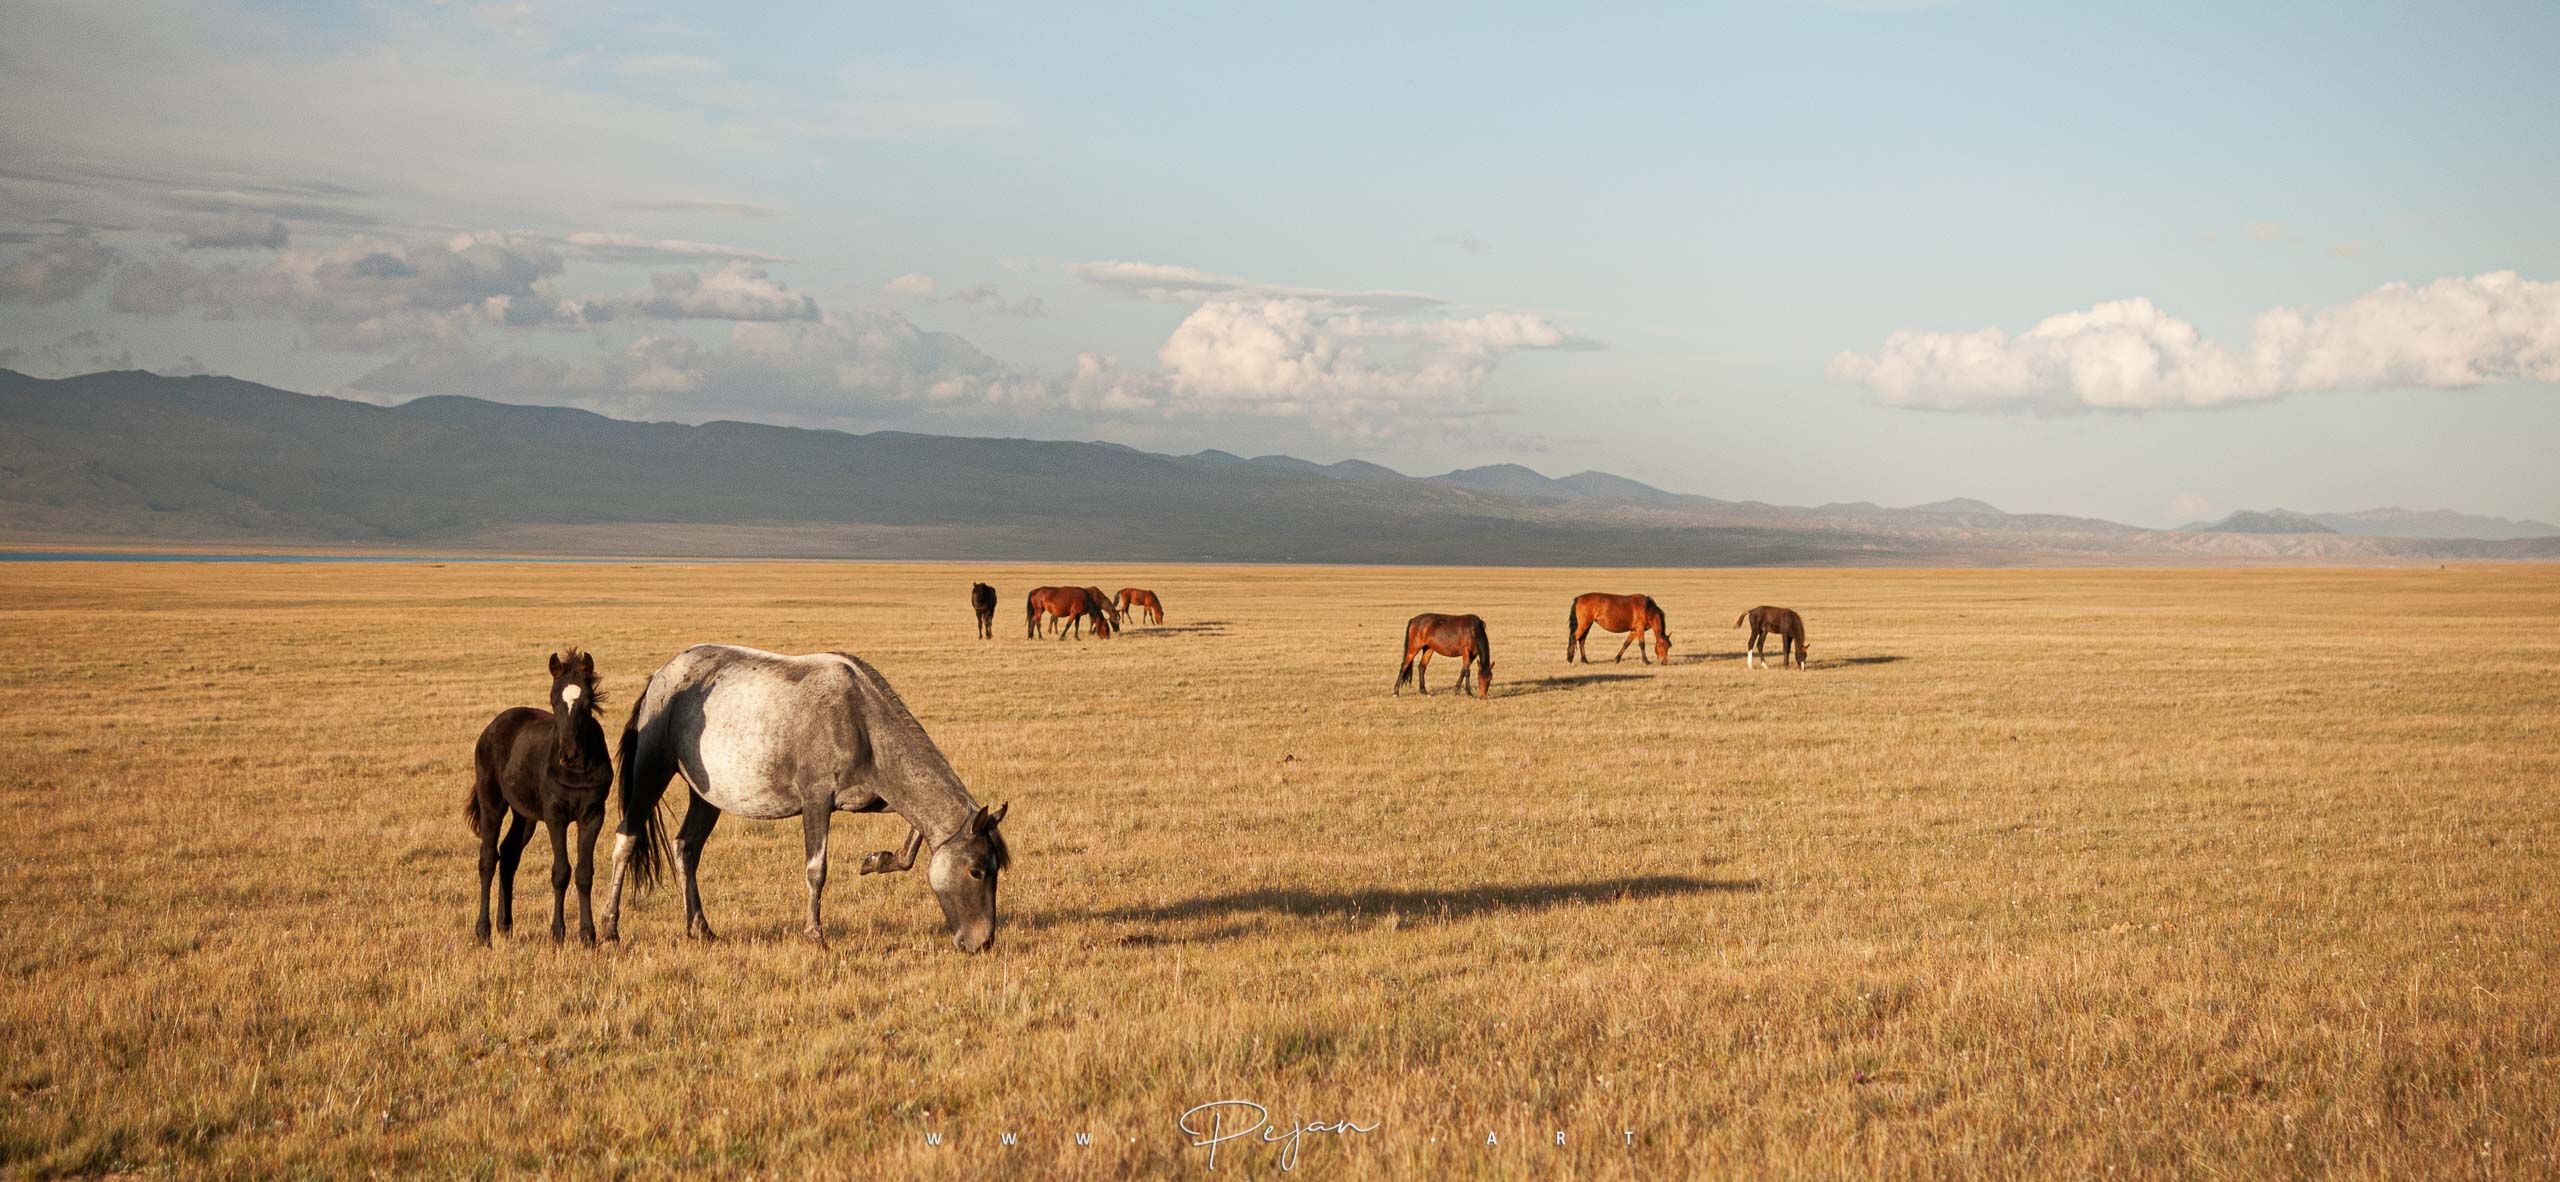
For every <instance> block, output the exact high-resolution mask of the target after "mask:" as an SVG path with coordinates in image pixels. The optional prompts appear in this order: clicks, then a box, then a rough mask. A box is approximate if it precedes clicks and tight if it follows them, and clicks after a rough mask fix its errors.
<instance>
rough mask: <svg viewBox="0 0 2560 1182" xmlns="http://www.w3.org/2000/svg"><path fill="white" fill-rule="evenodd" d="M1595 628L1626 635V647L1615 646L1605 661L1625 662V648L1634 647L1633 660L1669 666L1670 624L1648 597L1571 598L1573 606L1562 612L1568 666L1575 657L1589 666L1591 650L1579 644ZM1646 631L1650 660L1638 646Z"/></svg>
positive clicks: (1591, 595) (1594, 594)
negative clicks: (1579, 656) (1649, 636)
mask: <svg viewBox="0 0 2560 1182" xmlns="http://www.w3.org/2000/svg"><path fill="white" fill-rule="evenodd" d="M1595 624H1596V625H1598V626H1599V627H1600V628H1601V629H1603V630H1605V631H1609V632H1624V633H1626V634H1627V640H1626V644H1621V645H1619V646H1618V655H1617V656H1614V657H1611V658H1609V659H1610V660H1611V661H1623V660H1626V659H1627V646H1628V645H1635V646H1636V659H1638V660H1640V661H1643V662H1644V663H1646V664H1648V665H1650V664H1652V663H1653V662H1654V661H1655V660H1657V659H1658V660H1660V661H1661V662H1662V663H1663V664H1666V665H1668V664H1670V663H1671V621H1670V619H1669V618H1667V617H1665V616H1664V615H1663V614H1662V605H1661V604H1658V603H1655V602H1654V601H1653V597H1652V596H1650V595H1608V594H1604V593H1602V592H1598V591H1593V592H1591V593H1589V594H1587V595H1577V596H1575V597H1574V600H1573V606H1572V607H1571V608H1570V609H1568V610H1567V611H1566V612H1565V623H1564V659H1565V661H1566V662H1567V663H1568V664H1570V663H1571V662H1572V661H1573V655H1574V654H1575V653H1581V654H1582V663H1583V664H1585V665H1588V664H1590V663H1591V649H1590V647H1589V646H1588V645H1586V644H1584V643H1583V642H1584V640H1585V638H1587V637H1589V636H1590V635H1591V629H1592V626H1593V625H1595ZM1647 629H1651V630H1652V632H1653V656H1650V657H1648V656H1645V655H1644V646H1643V645H1642V644H1640V643H1638V642H1640V641H1642V640H1643V639H1644V634H1645V631H1646V630H1647Z"/></svg>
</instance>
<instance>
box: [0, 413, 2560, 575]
mask: <svg viewBox="0 0 2560 1182" xmlns="http://www.w3.org/2000/svg"><path fill="white" fill-rule="evenodd" d="M2341 523H2345V524H2341ZM2474 523H2486V524H2474ZM2492 528H2494V529H2498V530H2502V531H2505V532H2502V533H2500V534H2499V535H2498V536H2496V537H2485V538H2482V539H2471V538H2462V537H2457V536H2454V534H2455V533H2456V532H2457V531H2461V530H2464V529H2475V530H2486V529H2492ZM2269 530H2275V531H2277V532H2268V531H2269ZM2422 531H2424V532H2422ZM2534 531H2543V532H2546V533H2548V534H2551V535H2560V529H2553V528H2552V527H2549V526H2543V525H2540V524H2539V523H2534V522H2505V521H2499V520H2498V519H2494V518H2470V517H2464V516H2462V515H2460V514H2450V513H2406V512H2403V511H2400V510H2369V511H2367V512H2365V513H2359V514H2346V515H2321V516H2313V515H2299V514H2285V513H2283V512H2282V511H2277V512H2274V513H2264V514H2245V513H2244V514H2235V515H2233V517H2232V518H2230V519H2226V520H2225V521H2223V522H2220V523H2216V524H2215V525H2213V526H2210V527H2201V528H2199V529H2196V530H2192V531H2169V530H2147V529H2138V528H2136V527H2133V526H2127V525H2120V524H2117V523H2114V522H2107V521H2099V520H2094V519H2091V518H2081V517H2067V516H2059V515H2051V514H2013V513H2004V512H2002V511H2001V510H1999V509H1998V508H1995V507H1993V506H1991V505H1989V504H1985V503H1983V502H1981V501H1977V500H1970V499H1965V498H1958V499H1954V500H1945V501H1936V502H1932V503H1929V504H1926V505H1917V506H1912V507H1909V508H1900V509H1896V508H1886V507H1882V506H1878V505H1874V504H1870V503H1867V502H1850V503H1840V504H1831V505H1823V506H1818V507H1814V508H1798V507H1790V506H1781V505H1768V504H1763V503H1760V502H1756V501H1723V500H1718V499H1716V498H1713V497H1705V496H1695V495H1690V494H1684V493H1674V492H1668V491H1666V490H1663V489H1659V488H1655V487H1653V486H1651V485H1648V484H1644V483H1642V482H1639V481H1635V480H1629V479H1627V478H1625V477H1622V476H1615V475H1611V474H1609V473H1606V472H1582V473H1577V474H1575V475H1572V476H1565V477H1561V478H1551V477H1548V476H1545V475H1542V474H1540V473H1538V472H1536V471H1533V470H1531V469H1529V468H1525V467H1521V466H1519V465H1515V464H1496V465H1492V466H1489V467H1482V468H1467V469H1461V470H1459V471H1455V472H1448V473H1443V474H1441V475H1438V476H1430V477H1411V476H1407V475H1405V474H1403V473H1400V472H1397V471H1395V470H1393V469H1390V468H1386V467H1383V466H1380V465H1377V464H1371V463H1366V462H1363V461H1358V460H1349V461H1344V462H1342V463H1337V464H1317V463H1313V462H1310V461H1307V460H1302V459H1298V458H1296V457H1294V456H1282V455H1266V456H1256V457H1253V458H1251V459H1246V458H1244V457H1241V456H1237V455H1233V454H1230V453H1227V452H1219V451H1208V452H1200V453H1196V454H1193V455H1188V456H1168V455H1157V454H1154V453H1150V452H1143V451H1138V450H1136V449H1133V448H1128V447H1124V446H1120V445H1117V444H1107V443H1061V442H1046V441H1039V440H1026V439H973V438H958V437H950V436H938V435H920V434H914V433H909V432H897V431H883V432H876V433H872V434H867V435H855V434H847V433H844V432H838V431H819V430H804V429H799V428H790V427H774V426H767V425H760V424H754V423H736V422H717V423H704V424H700V425H686V424H678V423H637V422H628V421H624V420H619V419H612V418H607V417H604V416H602V415H597V414H592V413H589V412H586V411H581V410H571V409H565V408H560V407H540V406H518V405H512V404H506V403H497V402H487V401H482V400H480V399H474V398H459V397H431V398H421V399H418V400H416V401H413V402H409V403H406V404H404V405H400V406H395V407H384V406H375V405H372V404H369V403H361V402H351V401H347V400H344V399H338V398H328V397H317V396H311V395H303V394H295V393H290V392H287V391H283V390H277V389H273V388H270V387H266V386H261V385H257V384H254V383H250V382H243V381H238V380H235V379H230V378H218V377H185V378H164V377H157V376H154V375H151V374H147V373H139V372H117V373H100V374H89V375H86V376H83V377H76V378H64V379H60V380H45V379H38V378H32V377H28V376H26V375H23V374H17V373H12V372H9V371H6V370H0V540H5V541H8V542H10V543H12V544H17V545H22V546H23V545H34V546H44V547H65V546H76V545H79V544H103V543H119V544H127V545H147V546H170V547H184V546H187V545H222V546H260V545H296V546H312V545H317V546H331V547H343V548H363V549H406V550H423V549H432V550H442V551H449V552H455V553H463V552H497V553H520V554H551V555H572V554H587V555H615V554H626V555H698V556H706V557H708V556H770V557H821V556H824V557H876V558H989V559H1044V560H1045V559H1058V560H1086V561H1111V560H1129V561H1168V560H1218V561H1284V562H1288V561H1293V562H1362V563H1371V562H1413V563H1478V564H1491V565H1559V566H1573V565H1611V566H1621V565H1623V566H1662V565H1675V566H1727V565H1758V564H1862V565H1887V564H1895V565H1905V564H1924V563H1927V564H2013V563H2119V562H2199V561H2265V560H2291V561H2341V562H2371V561H2412V560H2427V559H2433V560H2443V559H2448V558H2462V559H2539V558H2560V536H2532V537H2528V536H2525V535H2527V534H2532V533H2533V532H2534Z"/></svg>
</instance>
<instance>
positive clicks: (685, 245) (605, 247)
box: [528, 230, 791, 263]
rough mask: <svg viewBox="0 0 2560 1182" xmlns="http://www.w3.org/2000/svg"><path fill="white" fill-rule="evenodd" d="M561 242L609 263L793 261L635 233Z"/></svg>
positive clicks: (587, 234) (595, 233)
mask: <svg viewBox="0 0 2560 1182" xmlns="http://www.w3.org/2000/svg"><path fill="white" fill-rule="evenodd" d="M528 236H529V235H528ZM560 242H561V244H562V246H563V247H564V248H565V249H566V250H567V251H568V252H569V253H571V254H574V255H576V256H578V257H580V258H588V259H594V260H596V261H598V262H606V263H667V262H684V261H687V260H691V259H738V260H742V261H745V262H750V263H786V262H789V261H791V260H789V259H786V258H784V257H782V256H781V255H774V254H766V253H765V252H763V251H760V250H749V249H747V248H746V247H743V246H725V245H722V244H720V243H717V242H689V241H686V240H685V239H682V238H643V237H640V236H639V235H636V234H610V233H606V232H604V231H601V230H581V231H579V232H577V233H575V234H571V235H568V236H567V237H565V238H562V239H561V240H560Z"/></svg>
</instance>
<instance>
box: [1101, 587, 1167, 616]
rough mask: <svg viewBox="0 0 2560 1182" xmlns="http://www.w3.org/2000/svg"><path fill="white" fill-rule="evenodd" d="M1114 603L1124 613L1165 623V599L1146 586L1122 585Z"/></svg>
mask: <svg viewBox="0 0 2560 1182" xmlns="http://www.w3.org/2000/svg"><path fill="white" fill-rule="evenodd" d="M1112 604H1113V605H1114V606H1116V607H1118V608H1119V609H1120V613H1121V614H1122V615H1136V616H1138V617H1139V618H1140V619H1143V620H1145V621H1146V622H1147V623H1150V624H1161V623H1164V601H1163V600H1161V599H1158V598H1156V593H1155V592H1153V591H1149V590H1147V589H1146V588H1144V587H1122V588H1121V589H1120V594H1119V597H1118V598H1116V599H1113V600H1112Z"/></svg>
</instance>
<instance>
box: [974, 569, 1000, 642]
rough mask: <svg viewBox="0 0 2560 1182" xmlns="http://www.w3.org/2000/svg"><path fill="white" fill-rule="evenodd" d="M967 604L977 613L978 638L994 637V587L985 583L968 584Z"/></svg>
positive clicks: (988, 638) (990, 638)
mask: <svg viewBox="0 0 2560 1182" xmlns="http://www.w3.org/2000/svg"><path fill="white" fill-rule="evenodd" d="M969 606H970V607H971V608H973V609H975V610H976V611H977V613H978V639H980V640H993V639H995V634H996V589H995V588H993V587H990V586H988V585H986V584H985V583H971V584H969Z"/></svg>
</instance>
